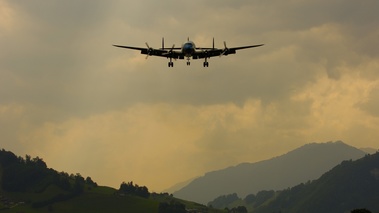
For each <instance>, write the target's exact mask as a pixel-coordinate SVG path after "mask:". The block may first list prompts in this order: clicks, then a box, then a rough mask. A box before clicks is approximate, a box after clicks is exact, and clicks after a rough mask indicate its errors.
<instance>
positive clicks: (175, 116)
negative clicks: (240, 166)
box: [0, 0, 379, 190]
mask: <svg viewBox="0 0 379 213" xmlns="http://www.w3.org/2000/svg"><path fill="white" fill-rule="evenodd" d="M378 4H379V2H378V1H375V0H369V1H365V4H362V3H361V2H357V1H353V0H348V1H342V0H335V1H332V2H331V1H317V2H316V1H313V2H309V1H303V0H292V1H287V2H282V1H276V0H271V1H260V2H257V1H254V2H252V1H242V0H237V1H233V2H231V1H220V0H211V1H200V0H195V1H191V2H186V3H185V4H183V2H180V1H171V0H170V1H165V2H156V1H139V2H137V1H118V0H114V1H107V2H105V1H91V3H89V2H87V1H76V2H58V1H51V2H48V3H46V2H45V1H40V0H37V1H33V2H21V1H1V2H0V11H1V12H0V37H1V39H0V45H1V47H2V49H1V51H0V125H1V128H0V133H1V135H2V136H3V137H2V138H1V140H2V141H4V142H3V143H2V144H3V146H4V147H5V148H9V149H11V150H12V151H15V152H18V153H20V154H32V155H39V156H40V157H42V158H44V159H45V160H46V161H47V163H48V164H49V166H52V167H54V168H55V167H56V168H57V169H59V170H65V171H68V172H72V173H76V172H80V173H82V174H83V175H89V176H93V178H94V179H95V180H97V181H98V182H99V183H100V184H103V183H104V184H110V185H113V186H116V187H117V185H118V184H119V183H120V182H121V181H124V180H125V181H129V180H133V181H135V182H137V183H139V184H146V185H148V186H149V187H152V188H153V189H156V190H160V189H163V188H167V187H168V186H170V185H171V184H174V183H175V182H179V181H182V180H186V179H188V178H190V177H193V176H198V175H201V174H202V173H204V172H207V171H209V170H214V169H219V168H223V167H226V166H230V165H233V164H237V163H240V162H243V161H250V162H252V161H257V160H263V159H267V158H269V157H272V156H275V155H279V154H283V153H284V152H286V151H289V150H291V149H293V148H296V147H297V146H300V145H302V144H304V143H307V142H312V141H331V140H344V141H346V142H348V143H350V144H352V145H357V146H359V147H361V146H368V147H369V146H372V147H374V148H377V147H376V146H377V145H376V144H377V142H376V139H377V138H378V135H377V131H376V129H378V112H379V111H378V109H379V108H378V107H377V105H378V97H379V96H378V95H377V93H378V92H377V90H378V72H377V70H378V56H379V54H378V53H379V52H378V48H377V46H378V39H377V38H378V35H379V30H378V29H377V26H378V20H379V19H377V17H378V15H377V8H378V6H379V5H378ZM162 37H165V44H166V46H171V45H172V44H175V45H176V46H177V47H178V46H180V45H181V44H182V42H183V41H185V40H186V38H187V37H189V38H190V39H191V40H193V41H194V42H196V44H197V46H211V45H212V38H213V37H215V44H216V47H223V41H224V40H225V41H227V45H228V46H229V47H232V46H242V45H249V44H255V43H264V44H265V46H263V47H259V48H255V49H250V50H243V51H239V52H238V53H237V55H230V56H227V57H222V58H218V57H215V58H212V59H210V67H209V68H203V67H202V61H201V60H200V61H195V60H193V61H192V63H191V66H189V67H187V66H186V65H185V63H183V61H176V62H174V63H175V66H174V68H168V67H167V60H165V59H164V58H155V57H149V59H148V60H145V56H144V55H140V54H139V52H134V51H131V50H124V49H117V48H114V47H112V46H111V45H112V44H125V45H132V46H145V44H144V43H145V42H146V41H147V42H149V45H150V46H153V47H155V48H159V47H160V46H161V38H162ZM362 144H364V145H362ZM105 174H106V175H105ZM146 174H149V175H146ZM152 177H153V178H152Z"/></svg>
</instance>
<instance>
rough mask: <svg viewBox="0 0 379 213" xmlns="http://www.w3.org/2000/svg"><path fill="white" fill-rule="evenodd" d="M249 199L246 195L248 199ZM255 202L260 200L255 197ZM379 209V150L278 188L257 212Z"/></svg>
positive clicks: (310, 212)
mask: <svg viewBox="0 0 379 213" xmlns="http://www.w3.org/2000/svg"><path fill="white" fill-rule="evenodd" d="M245 200H246V199H245ZM251 201H252V202H251V203H252V204H253V205H252V206H254V202H256V200H254V199H252V200H251ZM354 209H368V210H370V211H372V212H379V153H378V152H377V153H376V154H372V155H366V156H365V157H363V158H361V159H359V160H356V161H351V160H350V161H343V162H342V163H341V164H339V165H338V166H336V167H334V168H333V169H332V170H330V171H328V172H326V173H325V174H324V175H322V176H321V177H320V178H319V179H317V180H315V181H312V182H308V183H306V184H299V185H297V186H295V187H292V188H290V189H286V190H283V191H279V192H276V194H275V196H271V197H267V199H266V200H265V201H264V202H261V204H260V205H255V208H254V209H253V210H252V212H253V213H273V212H281V213H286V212H303V213H319V212H324V213H329V212H330V213H334V212H351V211H352V210H354Z"/></svg>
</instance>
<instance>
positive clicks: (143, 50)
mask: <svg viewBox="0 0 379 213" xmlns="http://www.w3.org/2000/svg"><path fill="white" fill-rule="evenodd" d="M113 46H115V47H119V48H125V49H132V50H139V51H141V54H144V55H149V56H150V55H153V56H162V57H166V55H167V54H169V53H170V49H166V48H165V49H154V48H151V47H148V48H146V47H131V46H123V45H115V44H114V45H113Z"/></svg>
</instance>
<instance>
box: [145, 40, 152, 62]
mask: <svg viewBox="0 0 379 213" xmlns="http://www.w3.org/2000/svg"><path fill="white" fill-rule="evenodd" d="M145 44H146V47H147V54H146V59H148V58H149V56H150V55H152V54H153V52H154V49H153V48H152V47H150V46H149V44H148V43H147V42H145Z"/></svg>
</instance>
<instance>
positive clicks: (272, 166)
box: [174, 141, 365, 204]
mask: <svg viewBox="0 0 379 213" xmlns="http://www.w3.org/2000/svg"><path fill="white" fill-rule="evenodd" d="M364 155H365V152H363V151H361V150H359V149H357V148H354V147H352V146H349V145H347V144H345V143H343V142H341V141H338V142H328V143H311V144H307V145H304V146H302V147H300V148H297V149H295V150H293V151H290V152H288V153H287V154H284V155H282V156H279V157H275V158H272V159H269V160H265V161H260V162H256V163H242V164H239V165H237V166H234V167H229V168H226V169H222V170H218V171H213V172H209V173H206V174H205V175H204V176H202V177H199V178H197V179H195V180H193V181H192V182H191V183H190V184H188V185H187V186H185V187H183V188H182V189H180V190H179V191H177V192H175V193H174V196H175V197H179V198H182V199H186V200H191V201H195V202H199V203H204V204H205V203H207V202H209V201H211V200H213V199H214V198H216V197H218V196H219V195H226V194H232V193H237V194H238V195H239V196H242V197H245V196H246V195H248V194H251V193H257V192H258V191H261V190H265V189H273V190H281V189H284V188H288V187H291V186H294V185H296V184H299V183H303V182H307V181H308V180H314V179H317V178H319V177H320V176H321V175H322V174H323V173H325V172H326V171H328V170H330V169H331V168H333V167H334V166H335V165H337V164H339V163H341V162H342V161H343V160H349V159H353V160H355V159H358V158H361V157H363V156H364Z"/></svg>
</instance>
